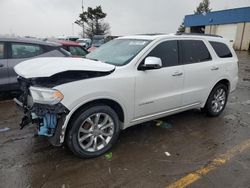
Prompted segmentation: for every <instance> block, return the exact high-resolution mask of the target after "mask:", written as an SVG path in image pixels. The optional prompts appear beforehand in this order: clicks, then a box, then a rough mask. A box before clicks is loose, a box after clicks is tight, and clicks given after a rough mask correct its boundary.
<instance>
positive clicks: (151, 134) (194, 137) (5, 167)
mask: <svg viewBox="0 0 250 188" xmlns="http://www.w3.org/2000/svg"><path fill="white" fill-rule="evenodd" d="M238 57H239V59H240V82H239V85H238V88H237V90H236V91H235V92H233V93H232V94H231V95H230V99H229V102H228V105H227V107H226V109H225V111H224V113H223V114H222V115H221V116H220V117H218V118H208V117H206V116H204V114H202V113H201V112H200V111H198V110H192V111H188V112H184V113H181V114H177V115H174V116H170V117H166V118H164V121H165V122H167V123H168V124H167V126H165V127H159V126H156V125H155V124H156V123H155V122H148V123H146V124H143V125H138V126H135V127H132V128H129V129H127V130H125V131H124V132H123V133H122V134H121V135H120V139H119V141H118V143H117V144H116V146H115V147H114V148H113V149H112V151H111V152H112V158H111V159H110V160H108V159H107V158H106V157H105V156H101V157H99V158H95V159H90V160H83V159H79V158H76V157H75V156H74V155H72V154H71V153H70V152H69V151H68V150H67V148H64V147H59V148H57V147H53V146H50V144H49V143H48V141H47V140H46V139H45V138H40V137H36V136H35V135H34V132H35V129H34V127H32V126H30V127H26V128H25V129H24V130H21V131H20V130H19V127H18V123H19V122H20V118H21V114H20V113H19V112H18V111H17V110H16V108H15V105H14V104H13V102H12V101H6V100H4V101H3V100H2V101H1V102H0V128H1V129H2V128H4V127H7V128H10V130H8V131H5V132H0V187H1V188H2V187H3V188H5V187H11V188H12V187H62V188H68V187H154V188H156V187H166V186H168V185H172V186H173V187H174V186H176V187H180V186H183V185H187V186H189V187H250V178H249V174H250V141H249V139H250V54H248V53H247V52H241V53H238ZM165 152H169V154H170V156H167V155H166V153H165ZM183 177H184V178H183ZM181 178H182V179H181ZM173 183H174V184H173Z"/></svg>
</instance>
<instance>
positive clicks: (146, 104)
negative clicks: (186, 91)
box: [135, 40, 183, 119]
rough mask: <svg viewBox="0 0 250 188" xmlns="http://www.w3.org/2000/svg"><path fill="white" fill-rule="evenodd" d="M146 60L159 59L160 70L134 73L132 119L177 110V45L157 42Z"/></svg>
mask: <svg viewBox="0 0 250 188" xmlns="http://www.w3.org/2000/svg"><path fill="white" fill-rule="evenodd" d="M149 56H150V57H158V58H160V59H161V60H162V68H160V69H153V70H145V71H140V70H138V74H137V76H136V86H135V119H138V118H139V119H140V118H146V117H147V116H154V115H157V114H158V115H159V114H163V113H165V112H166V111H168V110H172V109H175V108H178V107H180V106H181V101H182V87H183V67H182V65H179V63H178V43H177V41H176V40H168V41H164V42H161V43H160V44H158V45H157V46H156V47H155V48H154V49H153V50H152V51H151V52H150V53H149V54H148V55H147V57H149ZM141 64H143V62H141Z"/></svg>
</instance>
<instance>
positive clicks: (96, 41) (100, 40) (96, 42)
mask: <svg viewBox="0 0 250 188" xmlns="http://www.w3.org/2000/svg"><path fill="white" fill-rule="evenodd" d="M104 43H105V36H104V35H95V36H93V39H92V44H91V47H90V48H89V49H88V51H89V52H92V51H94V50H95V49H96V48H98V47H100V46H101V45H103V44H104Z"/></svg>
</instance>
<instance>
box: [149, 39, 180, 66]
mask: <svg viewBox="0 0 250 188" xmlns="http://www.w3.org/2000/svg"><path fill="white" fill-rule="evenodd" d="M148 56H153V57H159V58H161V61H162V67H169V66H175V65H178V44H177V41H174V40H173V41H166V42H162V43H161V44H159V45H158V46H156V47H155V48H154V49H153V50H152V51H151V52H150V53H149V54H148Z"/></svg>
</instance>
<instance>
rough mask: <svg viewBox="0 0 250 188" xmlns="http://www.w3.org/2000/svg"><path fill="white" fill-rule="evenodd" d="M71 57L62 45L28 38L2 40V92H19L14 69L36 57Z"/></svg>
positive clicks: (0, 76)
mask: <svg viewBox="0 0 250 188" xmlns="http://www.w3.org/2000/svg"><path fill="white" fill-rule="evenodd" d="M67 56H70V53H68V52H67V51H66V50H64V49H63V48H62V47H61V45H60V44H57V43H49V42H43V41H40V40H35V39H27V38H0V91H12V90H18V89H19V86H18V84H17V74H16V73H15V71H14V69H13V67H14V66H15V65H17V64H18V63H20V62H22V61H24V60H27V59H31V58H36V57H67Z"/></svg>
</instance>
